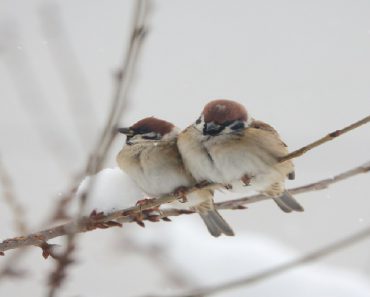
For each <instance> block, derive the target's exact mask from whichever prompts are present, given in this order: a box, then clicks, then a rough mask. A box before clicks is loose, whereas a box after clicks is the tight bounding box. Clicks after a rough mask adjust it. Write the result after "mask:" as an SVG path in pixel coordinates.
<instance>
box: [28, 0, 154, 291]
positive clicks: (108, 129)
mask: <svg viewBox="0 0 370 297" xmlns="http://www.w3.org/2000/svg"><path fill="white" fill-rule="evenodd" d="M135 4H136V5H135V14H134V21H133V26H132V30H131V36H130V42H129V48H128V51H127V53H126V56H125V59H124V60H123V64H122V67H121V69H120V71H119V73H120V74H119V75H118V76H117V77H116V78H117V81H116V90H115V93H114V97H113V102H112V105H111V112H110V115H109V117H108V119H107V122H106V125H105V128H104V130H103V132H102V133H101V135H100V137H99V139H98V142H97V144H96V147H95V149H94V150H93V152H92V155H91V157H90V158H89V161H88V163H87V166H86V169H85V175H84V176H87V175H93V174H95V173H97V172H98V171H99V170H100V169H101V168H102V165H103V164H104V161H105V159H106V156H107V154H108V152H109V149H110V147H111V145H112V143H113V140H114V138H115V136H116V134H117V132H116V128H117V125H118V122H119V120H120V118H121V116H122V114H123V112H124V110H125V107H126V105H127V95H128V92H129V89H130V87H131V85H132V80H133V75H134V71H135V66H136V64H137V60H138V55H139V50H140V49H141V46H142V44H143V37H144V32H145V31H146V17H147V9H148V5H147V4H148V0H137V1H136V2H135ZM94 183H95V178H91V179H90V180H89V183H88V186H87V188H86V190H85V192H83V193H81V195H80V196H79V198H80V199H79V202H80V204H79V211H78V214H77V220H76V223H72V224H69V225H68V228H67V229H64V228H63V226H62V228H61V229H59V231H63V232H65V231H67V233H66V234H67V244H66V249H65V251H64V252H63V253H62V254H61V255H59V256H58V257H57V267H56V269H55V271H54V272H53V273H52V274H51V277H50V280H49V283H50V290H49V294H48V296H49V297H52V296H55V293H56V292H57V290H58V288H59V287H60V285H61V283H62V282H63V280H64V278H65V270H66V267H67V266H68V265H69V264H70V263H72V262H73V259H72V255H71V254H72V252H73V251H74V248H75V237H76V235H77V233H80V232H81V231H82V232H84V231H87V230H88V229H91V228H93V229H94V228H108V227H112V226H117V225H118V226H120V225H121V224H120V223H117V222H113V221H111V220H108V221H106V222H95V223H94V222H93V225H91V222H87V225H86V224H85V223H84V220H83V218H82V220H81V214H82V212H83V210H84V206H85V205H86V201H87V199H88V197H89V194H90V192H91V190H92V188H93V186H94ZM72 188H76V186H73V187H72ZM65 201H68V200H65ZM92 218H93V219H94V216H93V217H92ZM49 232H51V233H53V231H52V230H50V229H49ZM40 236H41V237H40ZM45 236H46V234H37V235H36V239H35V238H33V239H32V238H29V239H30V242H33V244H32V245H36V246H40V244H41V247H42V246H43V245H44V244H45V242H46V241H47V239H45ZM26 241H27V240H26ZM43 252H44V250H43Z"/></svg>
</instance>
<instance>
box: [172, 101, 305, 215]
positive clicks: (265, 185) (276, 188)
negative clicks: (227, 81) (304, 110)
mask: <svg viewBox="0 0 370 297" xmlns="http://www.w3.org/2000/svg"><path fill="white" fill-rule="evenodd" d="M177 145H178V148H179V151H180V153H181V156H182V158H183V162H184V165H185V167H186V169H187V170H188V171H190V173H191V174H192V175H193V177H194V178H195V180H196V181H197V182H202V181H206V182H212V183H222V184H225V185H228V187H230V185H231V188H234V187H237V185H238V184H243V186H248V188H250V189H253V190H255V191H257V192H259V193H261V194H263V195H265V196H268V197H271V198H272V199H273V200H274V201H275V202H276V204H277V205H278V206H279V207H280V208H281V209H282V210H283V211H284V212H291V211H303V207H302V206H301V205H300V204H299V203H298V202H297V201H296V200H295V199H294V198H293V197H292V195H291V194H290V193H289V192H288V191H287V190H285V180H286V179H287V178H288V179H294V178H295V173H294V165H293V162H292V161H291V160H287V161H285V162H282V163H280V162H279V158H280V157H283V156H285V155H287V154H288V149H287V145H286V144H285V143H284V142H283V141H282V140H281V139H280V136H279V134H278V132H277V131H276V130H275V129H274V128H273V127H271V126H270V125H268V124H266V123H264V122H262V121H258V120H254V119H253V118H252V117H251V116H250V115H249V114H248V112H247V110H246V109H245V107H244V106H243V105H241V104H240V103H238V102H235V101H231V100H214V101H211V102H209V103H208V104H206V105H205V107H204V109H203V112H202V114H201V116H200V117H199V118H198V119H197V120H196V122H195V123H194V124H193V125H191V126H189V127H188V128H186V129H185V130H184V131H183V132H181V133H180V134H179V136H178V141H177Z"/></svg>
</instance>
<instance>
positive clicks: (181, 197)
mask: <svg viewBox="0 0 370 297" xmlns="http://www.w3.org/2000/svg"><path fill="white" fill-rule="evenodd" d="M186 192H187V188H186V187H178V188H177V189H176V190H175V191H174V192H173V194H174V195H175V196H176V197H177V198H178V201H180V202H181V203H185V202H187V201H188V199H187V198H186Z"/></svg>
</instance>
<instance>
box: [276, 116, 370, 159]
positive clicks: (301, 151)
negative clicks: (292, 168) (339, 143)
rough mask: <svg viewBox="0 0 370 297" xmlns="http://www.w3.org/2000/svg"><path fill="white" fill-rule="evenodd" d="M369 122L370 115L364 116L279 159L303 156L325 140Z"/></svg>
mask: <svg viewBox="0 0 370 297" xmlns="http://www.w3.org/2000/svg"><path fill="white" fill-rule="evenodd" d="M368 122H370V115H369V116H367V117H365V118H363V119H362V120H359V121H357V122H355V123H353V124H351V125H349V126H347V127H344V128H342V129H340V130H336V131H334V132H331V133H329V134H328V135H326V136H324V137H322V138H320V139H319V140H316V141H314V142H312V143H310V144H309V145H306V146H304V147H302V148H300V149H298V150H295V151H294V152H291V153H289V154H288V155H286V156H284V157H282V158H281V159H280V160H279V161H280V162H284V161H287V160H290V159H293V158H297V157H299V156H302V155H303V154H305V153H306V152H308V151H309V150H312V149H313V148H315V147H318V146H319V145H322V144H323V143H325V142H328V141H330V140H333V139H334V138H337V137H339V136H341V135H343V134H344V133H347V132H349V131H351V130H353V129H356V128H358V127H360V126H362V125H365V124H367V123H368Z"/></svg>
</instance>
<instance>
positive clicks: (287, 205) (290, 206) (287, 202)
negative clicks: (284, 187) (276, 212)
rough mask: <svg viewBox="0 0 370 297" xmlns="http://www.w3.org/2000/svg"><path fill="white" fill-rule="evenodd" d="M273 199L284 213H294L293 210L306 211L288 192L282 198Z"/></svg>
mask: <svg viewBox="0 0 370 297" xmlns="http://www.w3.org/2000/svg"><path fill="white" fill-rule="evenodd" d="M273 199H274V201H275V202H276V204H277V205H278V206H279V207H280V209H281V210H282V211H284V212H292V211H293V210H294V211H304V208H303V207H302V205H300V204H299V203H298V202H297V200H295V199H294V197H293V196H292V195H291V194H290V193H289V192H288V191H284V193H283V194H282V195H281V196H279V197H276V198H273Z"/></svg>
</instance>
